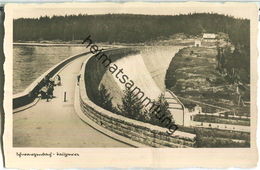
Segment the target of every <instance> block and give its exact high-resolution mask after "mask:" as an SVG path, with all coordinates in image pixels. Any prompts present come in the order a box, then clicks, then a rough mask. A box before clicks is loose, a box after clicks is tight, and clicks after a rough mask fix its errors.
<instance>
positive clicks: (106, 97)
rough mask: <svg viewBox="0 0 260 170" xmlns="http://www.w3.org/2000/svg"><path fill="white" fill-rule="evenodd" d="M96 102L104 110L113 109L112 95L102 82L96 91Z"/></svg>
mask: <svg viewBox="0 0 260 170" xmlns="http://www.w3.org/2000/svg"><path fill="white" fill-rule="evenodd" d="M97 104H98V105H99V106H101V107H102V108H104V109H106V110H109V111H114V107H113V104H112V97H111V96H110V93H109V92H108V90H107V89H106V88H105V86H104V85H103V84H101V85H100V89H99V91H98V97H97Z"/></svg>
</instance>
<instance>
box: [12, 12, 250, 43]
mask: <svg viewBox="0 0 260 170" xmlns="http://www.w3.org/2000/svg"><path fill="white" fill-rule="evenodd" d="M249 27H250V21H249V20H248V19H236V18H233V17H230V16H224V15H219V14H208V13H195V14H188V15H176V16H162V15H160V16H154V15H133V14H106V15H77V16H76V15H70V16H53V17H47V16H45V17H40V18H38V19H28V18H27V19H26V18H21V19H16V20H14V41H18V40H21V41H39V40H62V41H72V40H83V39H84V38H85V37H86V36H88V35H91V36H92V37H93V39H95V40H96V42H109V43H113V42H121V43H142V42H147V41H150V40H157V39H158V38H167V37H169V36H171V35H173V34H176V33H185V34H187V35H198V34H200V33H203V32H209V33H216V32H224V33H227V34H228V35H229V37H230V39H231V41H232V43H234V44H236V43H239V44H240V45H245V46H248V47H249V42H250V41H249V37H250V36H249V35H250V32H249V31H250V29H249Z"/></svg>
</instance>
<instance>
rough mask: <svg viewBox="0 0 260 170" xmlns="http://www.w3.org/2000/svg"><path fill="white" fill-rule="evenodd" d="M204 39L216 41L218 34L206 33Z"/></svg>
mask: <svg viewBox="0 0 260 170" xmlns="http://www.w3.org/2000/svg"><path fill="white" fill-rule="evenodd" d="M203 38H207V39H215V38H216V34H210V33H204V34H203Z"/></svg>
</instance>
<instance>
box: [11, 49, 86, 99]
mask: <svg viewBox="0 0 260 170" xmlns="http://www.w3.org/2000/svg"><path fill="white" fill-rule="evenodd" d="M87 51H88V49H86V48H85V47H76V46H58V47H57V46H56V47H51V46H46V47H45V46H44V47H43V46H16V45H14V49H13V54H14V57H13V62H14V63H13V93H14V94H16V93H19V92H22V91H23V90H24V89H25V88H26V87H28V86H29V85H30V84H31V83H32V82H33V81H34V80H35V79H37V78H38V77H39V76H40V75H41V74H43V73H44V72H45V71H47V70H48V69H49V68H51V67H52V66H54V65H55V64H57V63H59V62H60V61H62V60H64V59H66V58H68V57H70V56H73V55H76V54H80V53H83V52H87Z"/></svg>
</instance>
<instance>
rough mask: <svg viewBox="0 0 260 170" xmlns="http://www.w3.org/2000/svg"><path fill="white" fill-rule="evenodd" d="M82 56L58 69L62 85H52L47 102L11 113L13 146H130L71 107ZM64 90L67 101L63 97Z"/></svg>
mask: <svg viewBox="0 0 260 170" xmlns="http://www.w3.org/2000/svg"><path fill="white" fill-rule="evenodd" d="M86 57H89V56H84V57H81V58H79V59H77V60H75V61H74V62H72V63H70V64H69V65H68V66H67V67H65V69H64V70H62V71H61V72H60V74H59V75H60V76H61V80H62V86H57V87H55V90H54V96H55V98H54V99H52V100H51V101H50V102H46V100H40V101H39V102H38V103H37V104H36V105H35V106H33V107H31V108H30V109H27V110H24V111H22V112H18V113H16V114H14V116H13V120H14V121H13V136H14V137H13V144H14V147H130V146H128V145H126V144H124V143H121V142H119V141H116V140H114V139H112V138H110V137H108V136H106V135H104V134H102V133H100V132H98V131H96V130H95V129H93V128H92V127H90V126H89V125H87V124H86V123H84V122H83V121H82V120H81V119H80V118H79V117H78V116H77V114H76V113H75V111H74V104H73V103H74V90H75V89H74V88H75V83H76V76H77V74H78V72H79V70H80V66H81V64H82V62H83V61H84V60H85V59H86ZM64 91H66V93H67V102H64V101H63V94H64Z"/></svg>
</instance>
